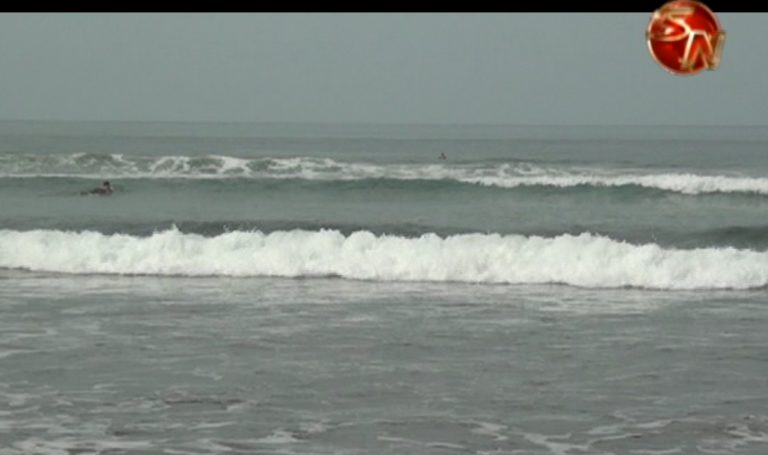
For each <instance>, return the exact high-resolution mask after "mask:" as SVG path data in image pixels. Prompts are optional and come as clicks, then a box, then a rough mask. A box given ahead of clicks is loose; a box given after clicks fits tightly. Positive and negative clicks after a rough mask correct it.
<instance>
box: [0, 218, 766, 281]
mask: <svg viewBox="0 0 768 455" xmlns="http://www.w3.org/2000/svg"><path fill="white" fill-rule="evenodd" d="M0 268H6V269H22V270H30V271H40V272H57V273H69V274H117V275H157V276H228V277H230V276H231V277H260V276H271V277H287V278H296V277H340V278H346V279H355V280H373V281H433V282H465V283H496V284H546V283H557V284H567V285H572V286H578V287H587V288H618V287H638V288H649V289H749V288H759V287H763V286H766V284H768V252H760V251H753V250H745V249H735V248H698V249H688V250H683V249H672V248H663V247H660V246H658V245H656V244H653V243H650V244H642V245H635V244H631V243H627V242H621V241H616V240H613V239H611V238H608V237H604V236H599V235H593V234H589V233H583V234H580V235H569V234H564V235H559V236H555V237H538V236H522V235H505V236H503V235H500V234H463V235H453V236H447V237H440V236H438V235H436V234H424V235H422V236H420V237H414V238H407V237H401V236H393V235H374V234H372V233H370V232H367V231H357V232H354V233H352V234H350V235H343V234H342V233H340V232H338V231H334V230H318V231H306V230H285V231H275V232H271V233H263V232H260V231H234V232H228V233H224V234H221V235H217V236H212V237H206V236H202V235H199V234H186V233H182V232H179V231H178V230H177V229H169V230H165V231H162V232H156V233H154V234H152V235H150V236H146V237H140V236H131V235H125V234H111V235H105V234H102V233H99V232H93V231H82V232H73V231H58V230H30V231H15V230H0Z"/></svg>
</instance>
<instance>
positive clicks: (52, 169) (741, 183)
mask: <svg viewBox="0 0 768 455" xmlns="http://www.w3.org/2000/svg"><path fill="white" fill-rule="evenodd" d="M0 176H2V177H16V178H23V177H81V178H94V179H102V178H110V179H118V178H122V179H136V178H152V179H168V178H187V179H224V178H251V179H303V180H320V181H355V180H368V179H392V180H411V181H414V180H421V181H449V182H459V183H463V184H474V185H483V186H490V187H500V188H518V187H555V188H571V187H598V188H599V187H604V188H605V187H607V188H611V187H632V186H634V187H641V188H648V189H655V190H661V191H669V192H676V193H682V194H690V195H695V194H707V193H748V194H758V195H768V177H748V176H733V175H728V176H727V175H700V174H692V173H672V172H662V173H649V171H648V170H645V171H637V170H622V169H602V168H577V167H573V166H571V167H556V166H549V167H547V166H543V165H541V164H540V163H532V162H505V163H498V162H493V163H461V164H451V163H447V162H446V163H435V164H372V163H353V162H340V161H335V160H332V159H329V158H308V157H297V158H252V159H249V158H237V157H229V156H215V155H210V156H200V157H191V156H162V157H146V156H145V157H142V156H130V157H129V156H125V155H122V154H111V155H98V154H83V153H81V154H74V155H21V154H0Z"/></svg>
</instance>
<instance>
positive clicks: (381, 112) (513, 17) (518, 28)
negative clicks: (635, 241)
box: [0, 12, 768, 125]
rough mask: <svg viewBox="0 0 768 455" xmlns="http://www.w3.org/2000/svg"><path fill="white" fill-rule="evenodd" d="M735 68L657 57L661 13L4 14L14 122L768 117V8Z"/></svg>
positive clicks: (3, 45)
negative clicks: (668, 62)
mask: <svg viewBox="0 0 768 455" xmlns="http://www.w3.org/2000/svg"><path fill="white" fill-rule="evenodd" d="M718 16H719V18H720V21H721V24H722V25H723V27H724V28H725V30H726V32H727V33H728V36H727V39H726V43H725V49H724V52H723V59H722V63H721V67H720V68H719V69H718V70H716V71H707V72H704V73H700V74H698V75H696V76H692V77H679V76H673V75H671V74H668V73H667V72H665V71H664V70H662V69H661V68H660V67H659V66H658V65H657V64H656V63H655V62H654V61H653V60H652V59H651V56H650V55H649V53H648V49H647V46H646V43H645V36H644V33H645V28H646V26H647V24H648V20H649V18H650V12H649V13H648V14H640V13H624V14H593V13H589V14H587V13H582V14H553V13H549V14H524V13H511V14H229V15H225V14H167V15H163V14H157V15H147V14H66V15H64V14H59V15H56V14H51V15H43V14H38V15H35V14H33V15H21V14H2V15H0V119H46V120H110V121H113V120H117V121H121V120H129V121H213V122H372V123H380V122H381V123H501V124H625V125H633V124H643V125H649V124H651V125H656V124H669V123H672V124H703V125H713V124H715V125H717V124H725V125H765V124H768V73H767V70H768V62H767V61H766V60H765V56H766V55H768V14H734V13H728V14H726V13H722V14H719V15H718Z"/></svg>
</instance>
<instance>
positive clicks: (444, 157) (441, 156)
mask: <svg viewBox="0 0 768 455" xmlns="http://www.w3.org/2000/svg"><path fill="white" fill-rule="evenodd" d="M440 159H441V160H447V159H448V157H447V156H445V153H441V154H440Z"/></svg>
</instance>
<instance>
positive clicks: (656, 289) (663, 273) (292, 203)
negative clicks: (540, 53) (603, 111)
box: [0, 121, 768, 455]
mask: <svg viewBox="0 0 768 455" xmlns="http://www.w3.org/2000/svg"><path fill="white" fill-rule="evenodd" d="M441 155H444V157H445V159H443V158H442V157H441ZM104 180H108V181H110V182H111V184H112V185H113V187H114V189H115V191H114V193H113V194H112V195H110V196H98V195H83V194H82V192H84V191H88V190H90V189H92V188H94V187H97V186H98V185H100V184H101V182H102V181H104ZM766 214H768V128H766V127H744V128H726V127H671V126H669V127H629V126H627V127H616V126H614V127H586V126H581V127H579V126H570V127H544V126H503V125H486V126H483V125H367V124H356V125H333V124H175V123H106V122H105V123H98V122H95V123H57V122H27V121H5V122H0V454H2V455H17V454H25V455H26V454H42V455H74V454H104V455H107V454H109V455H115V454H171V455H181V454H285V455H294V454H296V455H298V454H306V455H310V454H318V455H319V454H340V455H341V454H350V455H351V454H398V455H399V454H477V455H501V454H510V455H512V454H514V455H584V454H588V455H603V454H604V455H608V454H612V455H672V454H717V455H725V454H734V455H735V454H738V455H741V454H756V455H763V454H765V453H768V349H767V348H766V346H768V330H766V327H768V304H767V302H766V300H768V299H766V286H768V221H767V220H766Z"/></svg>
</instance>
